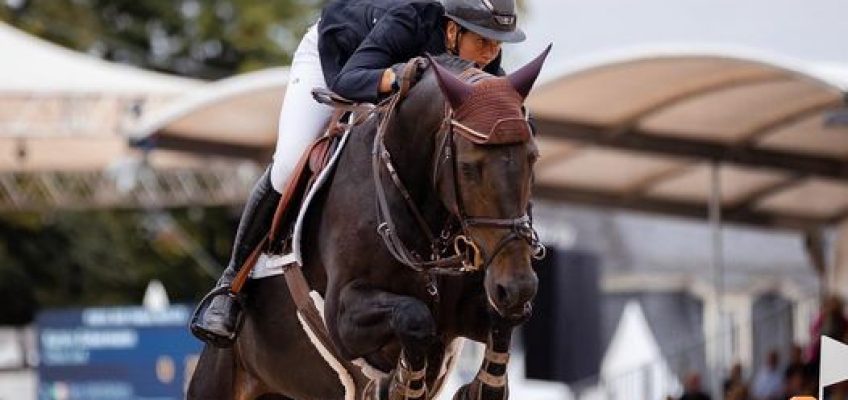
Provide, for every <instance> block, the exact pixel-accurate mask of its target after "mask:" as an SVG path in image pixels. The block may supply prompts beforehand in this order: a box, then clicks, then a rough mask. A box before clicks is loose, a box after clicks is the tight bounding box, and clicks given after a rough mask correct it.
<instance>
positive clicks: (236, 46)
mask: <svg viewBox="0 0 848 400" xmlns="http://www.w3.org/2000/svg"><path fill="white" fill-rule="evenodd" d="M321 4H322V0H144V1H138V0H6V2H5V3H2V2H0V19H3V20H6V21H8V22H10V23H11V24H12V25H15V26H17V27H19V28H21V29H24V30H26V31H28V32H31V33H33V34H35V35H37V36H40V37H43V38H45V39H48V40H50V41H53V42H56V43H59V44H61V45H64V46H67V47H70V48H73V49H77V50H80V51H84V52H87V53H91V54H94V55H96V56H100V57H103V58H105V59H108V60H112V61H117V62H122V63H129V64H134V65H137V66H140V67H143V68H148V69H154V70H158V71H163V72H169V73H175V74H179V75H188V76H194V77H200V78H220V77H224V76H228V75H231V74H234V73H239V72H245V71H250V70H255V69H259V68H263V67H268V66H274V65H286V64H288V63H289V61H290V59H291V54H292V52H293V51H294V49H295V47H296V46H297V43H298V39H299V38H300V36H301V35H302V33H303V32H304V31H305V29H306V28H307V26H308V25H309V24H310V23H312V22H314V21H315V20H316V18H317V12H318V9H319V8H320V5H321Z"/></svg>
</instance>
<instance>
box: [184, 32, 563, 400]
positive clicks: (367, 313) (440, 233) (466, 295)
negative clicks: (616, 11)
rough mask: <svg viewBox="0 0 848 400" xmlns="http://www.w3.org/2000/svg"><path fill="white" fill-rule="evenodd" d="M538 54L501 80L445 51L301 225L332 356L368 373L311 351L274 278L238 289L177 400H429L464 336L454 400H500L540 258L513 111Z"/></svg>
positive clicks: (525, 148) (354, 153) (364, 129)
mask: <svg viewBox="0 0 848 400" xmlns="http://www.w3.org/2000/svg"><path fill="white" fill-rule="evenodd" d="M549 50H550V48H548V50H546V51H545V53H544V54H542V55H541V56H539V57H538V58H537V59H536V60H534V61H533V62H531V63H530V64H528V65H527V66H525V67H523V68H521V69H520V70H518V71H516V72H515V73H513V74H512V75H510V76H508V77H502V78H496V77H491V76H488V75H485V74H483V73H482V72H480V71H476V72H474V71H475V70H473V69H471V68H469V65H468V64H467V63H465V62H463V61H461V60H459V59H457V58H453V57H441V58H439V62H438V63H431V65H432V66H433V68H429V69H428V70H427V72H425V73H424V75H423V76H422V78H421V80H420V82H419V83H418V84H417V85H415V86H414V87H412V88H411V90H409V92H408V93H407V95H406V97H405V98H403V100H402V101H400V100H398V104H397V107H396V108H395V109H394V110H395V112H394V114H393V115H390V117H389V118H388V119H385V120H382V119H380V118H376V117H374V118H371V119H369V120H368V121H366V122H365V123H363V124H361V125H359V126H356V127H354V128H353V130H352V132H351V133H350V136H349V140H348V143H347V145H346V148H345V149H344V151H343V153H342V155H341V156H340V159H339V161H338V164H337V166H336V169H335V172H334V176H333V178H332V182H331V183H330V184H329V185H328V186H327V187H325V188H324V189H322V192H321V194H320V196H319V197H318V198H317V200H316V204H314V205H313V206H312V208H311V210H310V212H309V213H308V214H307V216H306V223H305V224H304V227H305V228H304V229H305V231H304V235H303V238H304V239H303V240H304V242H303V243H304V245H303V268H302V270H303V273H304V275H305V277H306V280H307V281H308V283H309V286H310V288H311V290H313V291H315V292H317V293H318V294H320V295H321V297H322V298H323V312H324V315H323V316H324V321H325V323H326V328H327V332H328V333H329V336H330V338H331V340H332V344H333V346H334V347H335V348H336V350H337V352H338V353H339V354H340V355H341V356H342V357H344V358H345V359H346V360H356V363H357V365H366V364H367V367H363V369H362V370H361V371H362V372H363V375H361V376H360V375H357V376H358V377H359V379H358V380H357V379H353V378H356V377H353V378H351V376H346V374H345V373H344V372H343V371H342V372H339V371H340V369H339V366H338V365H337V363H335V362H333V361H332V360H329V361H328V360H327V359H326V358H325V357H324V356H326V354H325V353H326V351H324V352H322V351H321V350H320V346H315V345H314V344H313V340H311V339H310V336H309V335H308V334H307V333H305V331H306V329H305V328H304V326H303V325H302V322H301V320H299V317H298V313H297V310H296V307H295V304H294V302H293V299H292V297H291V296H290V294H289V290H288V289H287V286H286V282H285V279H284V278H283V277H279V276H278V277H272V278H266V279H261V280H256V281H252V282H251V283H250V284H249V287H248V289H247V293H249V295H248V297H247V299H246V301H245V322H244V326H243V328H242V331H241V334H240V336H239V338H238V340H237V342H236V344H235V346H234V347H233V348H231V349H216V348H214V347H210V346H207V347H206V348H205V349H204V351H203V353H202V355H201V358H200V361H199V363H198V366H197V368H196V370H195V373H194V377H193V379H192V381H191V384H190V387H189V393H188V397H189V398H190V399H254V398H281V399H356V400H360V399H377V398H381V399H386V398H388V399H392V400H395V399H425V398H432V397H433V396H435V395H436V393H435V392H436V391H437V389H438V387H440V386H441V383H442V382H443V379H444V376H443V375H444V371H445V369H446V368H445V365H446V364H447V363H448V361H449V360H448V359H449V358H450V349H451V347H452V346H451V344H452V343H454V340H455V339H457V338H468V339H471V340H475V341H479V342H483V343H486V344H487V347H486V355H485V359H484V361H483V365H482V366H481V367H480V370H479V372H478V374H477V376H476V378H475V379H474V380H473V381H472V382H470V383H468V384H467V385H465V386H463V387H462V388H461V389H460V390H459V392H457V393H456V394H455V396H454V398H455V399H469V400H470V399H505V398H507V397H508V388H507V381H506V364H507V362H508V358H509V342H510V339H511V334H512V330H513V328H514V327H515V326H516V325H518V324H520V323H521V322H523V321H524V320H526V318H528V317H529V315H530V312H531V307H530V302H531V300H532V299H533V297H534V296H535V292H536V287H537V278H536V274H535V272H534V271H533V269H532V268H531V257H533V256H534V255H536V256H538V255H539V254H538V253H539V252H540V251H542V250H543V248H542V247H541V245H540V244H539V242H538V237H537V236H536V234H535V231H534V230H533V228H532V223H531V219H530V218H529V216H528V208H529V201H530V194H531V186H532V174H533V163H534V161H535V160H536V158H537V157H538V151H537V149H536V145H535V142H534V138H533V136H532V132H531V130H530V126H529V124H528V122H527V120H526V117H525V113H524V111H523V109H522V104H523V101H524V98H525V97H526V96H527V95H528V93H529V91H530V89H531V88H532V85H533V83H534V82H535V80H536V77H537V76H538V74H539V71H540V69H541V67H542V64H543V63H544V59H545V57H546V56H547V53H548V51H549ZM439 64H442V65H443V66H440V65H439ZM463 72H464V73H463ZM469 72H470V73H469ZM454 73H462V75H461V76H462V78H460V77H457V75H454ZM375 174H376V179H375ZM395 174H396V175H395ZM375 205H376V206H375ZM365 375H367V376H368V377H369V379H367V382H369V383H368V384H367V385H366V386H369V387H368V388H363V387H361V386H363V384H362V382H363V380H362V379H361V378H362V376H365ZM351 381H353V384H351ZM375 382H376V383H375ZM352 387H355V390H352V389H351V388H352ZM377 387H379V388H380V389H377Z"/></svg>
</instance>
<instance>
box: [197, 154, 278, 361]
mask: <svg viewBox="0 0 848 400" xmlns="http://www.w3.org/2000/svg"><path fill="white" fill-rule="evenodd" d="M279 202H280V194H279V193H277V191H276V190H274V188H273V187H272V186H271V167H270V166H269V167H268V169H266V170H265V173H264V174H263V175H262V177H261V178H259V181H258V182H256V186H254V187H253V192H251V194H250V198H249V199H248V200H247V204H245V206H244V211H243V212H242V215H241V221H240V222H239V226H238V231H237V232H236V239H235V243H234V244H233V253H232V255H231V256H230V262H229V264H228V265H227V269H226V270H224V273H223V275H221V279H219V280H218V283H217V285H216V286H215V289H214V290H213V291H218V292H219V293H218V294H215V295H214V297H213V298H212V302H211V303H210V304H209V307H206V308H205V309H204V308H202V305H201V309H200V315H198V316H197V318H196V319H195V321H194V322H193V323H192V326H191V331H192V333H193V334H194V335H195V336H197V337H198V338H199V339H201V340H203V341H205V342H207V343H209V344H212V345H214V346H217V347H229V346H231V345H232V344H233V341H234V340H235V337H236V334H237V333H238V332H236V330H237V327H236V325H237V322H238V317H239V315H238V314H239V313H240V311H241V310H240V309H239V307H238V304H237V303H236V301H235V300H234V299H233V296H232V294H231V293H230V291H229V288H230V285H231V284H232V282H233V279H235V277H236V274H238V271H239V269H240V268H241V266H242V264H244V262H245V260H246V259H247V258H248V257H249V256H250V254H251V253H252V252H253V250H254V249H256V246H258V245H259V242H261V241H262V239H263V238H264V237H265V235H266V234H267V233H268V231H269V230H270V229H271V223H272V222H273V218H274V212H275V211H276V209H277V204H278V203H279ZM222 288H225V289H226V290H223V289H222Z"/></svg>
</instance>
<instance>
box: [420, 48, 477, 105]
mask: <svg viewBox="0 0 848 400" xmlns="http://www.w3.org/2000/svg"><path fill="white" fill-rule="evenodd" d="M427 57H428V58H429V59H430V65H432V66H433V71H435V73H436V80H437V81H439V87H440V88H441V89H442V93H443V94H444V95H445V97H447V99H448V102H450V105H451V108H453V109H454V110H456V109H458V108H459V107H460V106H461V105H462V103H463V102H465V100H466V99H467V98H468V96H469V95H471V90H472V89H473V87H472V86H471V85H469V84H467V83H465V82H463V81H461V80H460V79H459V78H457V77H456V76H454V74H453V73H452V72H451V71H449V70H448V69H447V68H445V67H443V66H441V65H439V63H438V62H436V60H434V59H433V57H430V56H427Z"/></svg>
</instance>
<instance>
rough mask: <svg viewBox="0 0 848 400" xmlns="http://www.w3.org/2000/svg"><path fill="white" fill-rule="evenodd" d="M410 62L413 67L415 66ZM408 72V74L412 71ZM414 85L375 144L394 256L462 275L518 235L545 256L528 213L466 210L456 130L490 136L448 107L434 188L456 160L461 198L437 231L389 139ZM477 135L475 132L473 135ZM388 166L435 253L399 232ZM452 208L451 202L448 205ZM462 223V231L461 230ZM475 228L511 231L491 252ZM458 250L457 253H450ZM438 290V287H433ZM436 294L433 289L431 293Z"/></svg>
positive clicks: (382, 217) (387, 111)
mask: <svg viewBox="0 0 848 400" xmlns="http://www.w3.org/2000/svg"><path fill="white" fill-rule="evenodd" d="M411 64H413V62H410V64H408V65H407V72H408V70H409V69H410V67H409V65H411ZM412 68H414V67H412ZM404 75H407V74H406V73H405V74H404ZM407 90H408V85H406V88H402V90H401V91H400V92H398V93H397V94H395V95H394V96H393V97H392V98H391V99H390V100H389V101H388V103H387V104H386V106H385V108H383V110H384V115H383V117H382V119H381V121H380V124H379V126H378V129H377V135H376V137H375V139H374V145H373V149H372V169H373V177H374V186H375V191H376V203H377V219H378V224H377V232H378V233H379V234H380V236H381V237H382V239H383V241H384V243H385V245H386V248H387V249H388V250H389V252H390V253H391V254H392V256H393V257H394V258H395V259H396V260H397V261H399V262H400V263H402V264H404V265H406V266H407V267H409V268H411V269H413V270H415V271H418V272H427V273H430V274H448V275H460V274H464V273H469V272H476V271H480V270H485V269H487V268H488V266H489V265H490V264H491V263H492V261H493V260H494V259H495V257H496V256H497V255H498V254H499V253H500V252H501V251H503V249H504V248H506V246H507V245H508V244H509V243H511V242H513V241H516V240H522V241H524V242H526V243H527V244H528V245H529V246H531V247H532V248H533V254H532V256H533V258H535V259H539V258H542V257H544V255H545V247H544V245H543V244H542V243H541V241H540V240H539V235H538V233H537V232H536V230H535V229H534V228H533V221H532V219H531V217H530V215H529V214H528V213H524V214H523V215H520V216H518V217H512V218H497V217H482V216H470V215H468V213H467V212H466V208H465V204H464V201H463V199H462V192H461V181H460V179H459V174H458V172H457V171H458V169H459V168H458V161H457V157H456V139H455V136H456V134H457V133H458V134H460V136H462V137H464V138H466V140H468V138H469V135H473V136H476V137H478V138H479V137H485V136H486V135H485V134H482V133H480V132H477V131H475V130H473V129H471V128H469V127H467V126H465V125H464V124H462V123H461V122H460V121H457V120H456V119H455V118H454V115H453V112H452V111H451V110H450V108H449V107H446V112H445V115H444V117H443V119H442V122H441V124H440V125H439V128H438V130H437V132H436V135H437V137H438V136H442V137H443V140H442V142H441V144H440V145H439V147H438V149H437V150H436V154H435V157H434V158H433V160H434V166H433V180H432V182H431V184H432V185H433V190H437V186H436V183H435V182H436V179H438V178H439V177H440V176H441V173H442V172H441V171H442V165H445V164H450V165H451V175H450V178H451V179H452V181H453V183H452V185H453V190H454V195H455V201H456V209H457V213H456V214H453V213H449V214H450V215H449V216H448V219H447V220H446V221H445V222H444V223H443V224H442V227H441V229H440V230H439V232H440V233H439V235H438V236H437V235H435V234H434V233H433V232H434V230H433V229H431V228H430V226H429V224H428V223H427V221H426V220H425V219H424V217H423V215H422V214H421V211H420V210H419V208H418V206H417V205H416V204H415V202H414V201H413V199H412V197H411V195H410V193H409V191H408V190H407V188H406V186H405V185H404V184H403V182H402V181H401V179H400V177H399V175H398V173H397V169H396V168H395V166H394V163H393V162H392V159H391V154H390V153H389V151H388V150H387V149H386V146H385V143H384V139H385V135H386V132H387V130H388V125H389V121H390V120H391V119H392V118H393V117H394V114H395V112H396V110H397V105H398V103H399V102H400V100H401V99H402V98H403V96H404V95H405V93H406V91H407ZM473 136H472V137H473ZM383 171H385V172H386V173H387V174H388V176H389V178H390V180H391V182H392V183H393V185H394V187H395V189H396V190H397V191H398V192H399V193H400V194H401V197H402V198H403V199H404V202H405V204H406V208H407V209H408V210H409V212H410V214H412V216H413V217H414V218H415V220H416V222H417V225H418V227H419V229H420V230H421V232H422V233H423V234H424V235H425V236H426V237H427V238H428V240H429V241H430V249H429V252H430V254H427V255H421V254H418V253H416V252H414V251H412V250H410V249H409V247H408V246H406V244H405V243H404V242H403V241H402V240H401V239H400V237H399V236H398V230H397V228H396V224H395V220H394V218H393V216H392V213H391V210H390V207H389V203H388V201H387V198H386V188H385V187H384V186H383V180H382V179H381V177H382V176H383ZM448 209H449V207H448ZM456 222H458V225H459V226H458V230H457V229H455V225H456ZM471 228H476V229H492V230H503V231H506V234H505V235H503V236H502V237H501V239H500V240H499V241H498V243H497V244H496V245H495V246H494V248H493V249H492V250H491V251H486V249H484V248H482V247H481V246H480V245H479V244H478V242H477V241H476V240H475V239H474V236H473V235H472V233H471ZM451 251H452V254H450V253H451ZM432 290H435V288H433V289H432ZM431 294H433V293H432V292H431Z"/></svg>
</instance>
